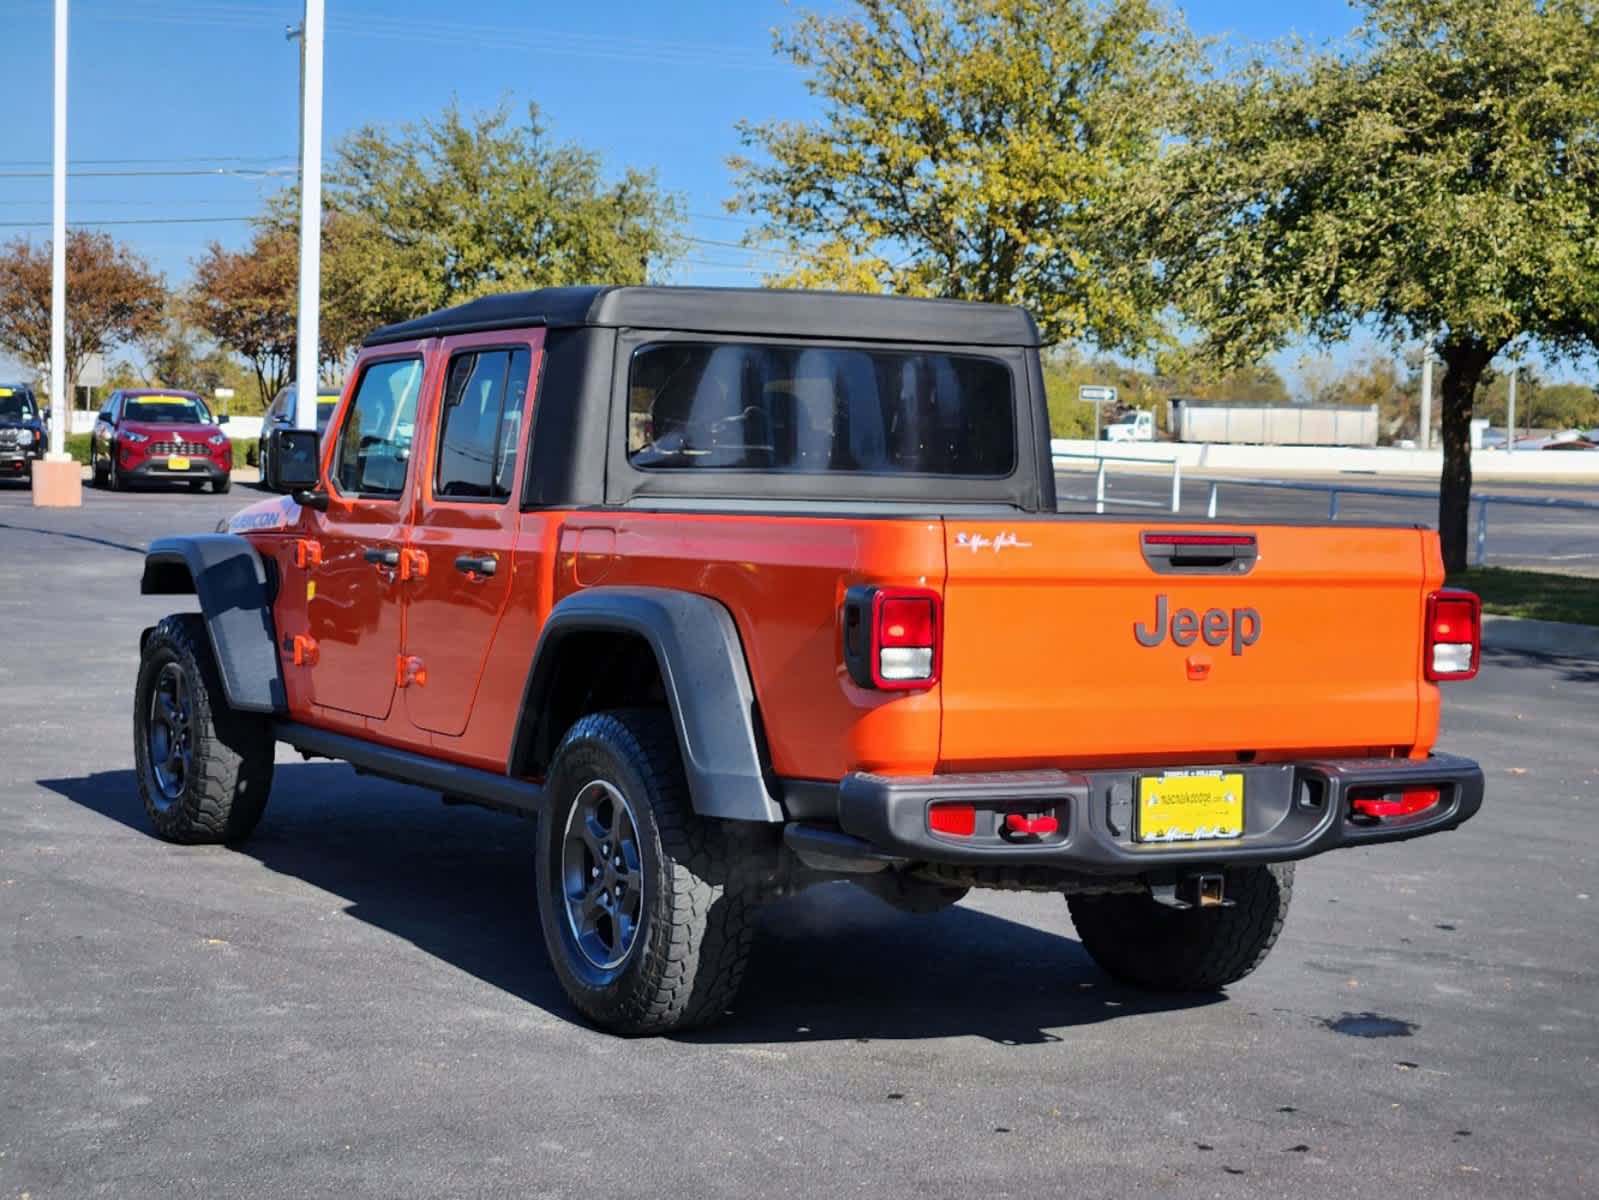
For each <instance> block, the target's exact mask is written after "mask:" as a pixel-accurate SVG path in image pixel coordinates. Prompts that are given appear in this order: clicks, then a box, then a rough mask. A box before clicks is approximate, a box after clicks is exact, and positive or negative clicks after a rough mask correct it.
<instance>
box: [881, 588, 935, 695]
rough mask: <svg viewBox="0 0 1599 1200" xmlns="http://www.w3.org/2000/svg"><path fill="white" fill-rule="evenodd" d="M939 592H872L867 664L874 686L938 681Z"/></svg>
mask: <svg viewBox="0 0 1599 1200" xmlns="http://www.w3.org/2000/svg"><path fill="white" fill-rule="evenodd" d="M938 626H939V622H938V593H937V592H930V591H926V590H924V589H921V588H878V589H877V590H875V591H874V592H873V593H872V616H871V633H872V640H871V648H870V651H869V655H870V657H869V659H868V662H869V665H870V667H871V672H872V684H873V686H874V687H879V688H887V689H889V690H900V691H905V690H910V689H914V688H930V687H932V686H933V685H934V684H935V683H937V682H938V666H939V663H938V651H939V644H938V643H939V637H938V634H939V627H938Z"/></svg>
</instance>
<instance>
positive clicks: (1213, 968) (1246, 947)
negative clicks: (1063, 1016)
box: [1067, 863, 1294, 992]
mask: <svg viewBox="0 0 1599 1200" xmlns="http://www.w3.org/2000/svg"><path fill="white" fill-rule="evenodd" d="M1225 875H1226V889H1225V890H1226V895H1227V897H1228V898H1229V899H1230V900H1232V901H1233V903H1232V905H1231V906H1230V907H1225V908H1222V907H1218V908H1188V909H1177V908H1171V907H1169V906H1167V905H1164V904H1158V903H1156V902H1155V901H1154V900H1153V899H1151V898H1150V897H1149V896H1147V895H1137V894H1130V893H1114V894H1111V895H1103V896H1070V897H1068V898H1067V904H1068V905H1069V906H1070V908H1071V914H1072V923H1073V924H1074V925H1076V926H1077V933H1078V936H1079V937H1081V938H1082V940H1083V948H1084V949H1085V950H1087V951H1088V953H1089V954H1090V955H1092V956H1093V959H1094V961H1095V962H1097V963H1098V964H1099V965H1100V966H1101V967H1103V968H1104V969H1105V971H1106V972H1107V973H1109V974H1111V975H1113V976H1115V977H1116V978H1117V979H1120V980H1121V981H1122V982H1124V983H1130V984H1132V985H1134V986H1135V987H1143V988H1150V989H1152V990H1154V991H1162V992H1203V991H1215V990H1216V989H1218V988H1224V987H1226V986H1227V985H1228V984H1230V983H1236V982H1237V981H1238V980H1240V979H1242V978H1243V977H1244V976H1245V975H1248V974H1249V973H1250V972H1251V971H1253V970H1254V969H1255V968H1256V967H1258V966H1259V965H1260V964H1261V963H1262V962H1264V961H1265V960H1266V955H1267V954H1269V953H1270V952H1271V948H1272V946H1273V945H1274V944H1275V943H1276V941H1277V935H1278V934H1280V933H1281V932H1282V928H1283V921H1284V920H1285V919H1286V918H1287V916H1288V902H1289V900H1290V898H1291V897H1292V896H1293V891H1294V868H1293V864H1292V863H1283V864H1279V865H1274V866H1268V867H1235V868H1233V869H1232V870H1229V871H1227V872H1225Z"/></svg>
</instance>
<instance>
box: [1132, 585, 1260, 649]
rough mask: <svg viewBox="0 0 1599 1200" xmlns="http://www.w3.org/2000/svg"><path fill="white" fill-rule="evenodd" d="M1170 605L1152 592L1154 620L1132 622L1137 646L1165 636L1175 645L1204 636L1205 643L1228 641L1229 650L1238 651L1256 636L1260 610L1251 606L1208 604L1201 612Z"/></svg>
mask: <svg viewBox="0 0 1599 1200" xmlns="http://www.w3.org/2000/svg"><path fill="white" fill-rule="evenodd" d="M1170 609H1171V601H1170V600H1169V599H1168V598H1167V597H1166V596H1164V595H1161V596H1156V597H1155V620H1154V622H1153V623H1152V624H1149V625H1145V624H1144V623H1143V622H1141V621H1134V622H1133V636H1134V637H1135V638H1137V639H1138V644H1139V645H1140V646H1151V647H1153V646H1158V645H1160V644H1161V643H1162V642H1164V641H1165V640H1166V638H1167V637H1168V636H1169V637H1170V638H1171V640H1172V644H1173V645H1175V646H1192V645H1193V644H1194V643H1195V642H1197V641H1199V640H1200V639H1204V642H1205V645H1207V646H1225V645H1227V644H1228V643H1229V642H1231V643H1232V651H1233V654H1235V655H1238V654H1242V653H1243V652H1244V651H1245V649H1247V648H1248V647H1250V646H1253V645H1254V644H1255V643H1256V642H1258V641H1259V640H1260V613H1259V612H1257V611H1256V610H1255V609H1253V608H1235V609H1232V610H1231V611H1229V610H1227V609H1225V608H1208V609H1206V610H1205V612H1204V613H1203V615H1201V614H1200V613H1197V612H1195V611H1194V610H1193V609H1191V608H1179V609H1177V610H1176V611H1175V612H1170ZM1168 612H1170V615H1169V616H1168Z"/></svg>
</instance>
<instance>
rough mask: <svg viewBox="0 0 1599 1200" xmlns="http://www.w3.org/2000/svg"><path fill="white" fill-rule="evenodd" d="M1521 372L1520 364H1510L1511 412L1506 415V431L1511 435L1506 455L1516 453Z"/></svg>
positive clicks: (1506, 444) (1506, 445)
mask: <svg viewBox="0 0 1599 1200" xmlns="http://www.w3.org/2000/svg"><path fill="white" fill-rule="evenodd" d="M1520 372H1521V364H1520V363H1511V364H1510V402H1509V406H1508V407H1509V411H1508V412H1506V414H1505V425H1506V431H1507V432H1508V433H1509V435H1510V439H1509V440H1508V441H1507V442H1505V453H1506V454H1514V453H1515V452H1516V376H1517V375H1518V374H1519V373H1520Z"/></svg>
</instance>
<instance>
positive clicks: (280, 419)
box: [260, 383, 339, 492]
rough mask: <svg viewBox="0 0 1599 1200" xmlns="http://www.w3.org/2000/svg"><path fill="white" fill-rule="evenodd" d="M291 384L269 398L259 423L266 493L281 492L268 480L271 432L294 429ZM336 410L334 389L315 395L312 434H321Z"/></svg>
mask: <svg viewBox="0 0 1599 1200" xmlns="http://www.w3.org/2000/svg"><path fill="white" fill-rule="evenodd" d="M294 397H295V389H294V384H292V383H291V384H289V385H288V386H287V387H283V388H279V389H278V394H277V395H276V396H274V397H273V398H272V406H271V407H270V408H268V409H267V412H266V417H265V418H264V419H263V420H262V422H261V450H260V455H261V486H262V487H264V488H267V489H268V490H270V491H274V492H277V491H282V490H283V489H282V488H281V487H279V486H278V482H277V480H276V479H274V478H273V476H272V432H273V430H275V429H293V428H294V404H295V400H294ZM338 406H339V392H338V390H337V389H334V388H324V389H321V390H319V391H318V392H317V394H316V431H317V432H318V433H323V432H325V431H326V430H327V427H328V420H329V419H330V418H331V417H332V416H333V410H334V409H335V408H337V407H338Z"/></svg>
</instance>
